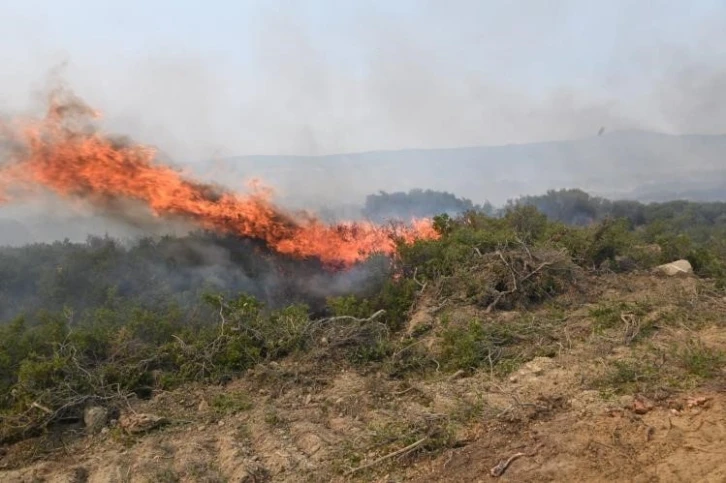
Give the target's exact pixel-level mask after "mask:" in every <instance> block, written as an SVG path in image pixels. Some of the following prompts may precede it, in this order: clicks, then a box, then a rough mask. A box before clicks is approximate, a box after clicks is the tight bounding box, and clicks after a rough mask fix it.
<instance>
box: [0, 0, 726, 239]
mask: <svg viewBox="0 0 726 483" xmlns="http://www.w3.org/2000/svg"><path fill="white" fill-rule="evenodd" d="M0 17H1V18H3V19H4V20H5V22H4V24H3V29H0V60H2V63H3V69H2V71H0V85H1V86H2V90H0V119H2V118H12V117H15V116H18V115H25V114H37V113H38V112H40V110H41V109H43V108H44V106H45V101H46V94H47V91H48V89H49V88H50V87H51V86H53V85H54V84H57V83H58V82H63V83H65V84H66V85H68V86H69V87H70V88H72V89H73V90H74V91H75V92H76V94H77V95H79V96H80V97H82V98H83V99H84V100H86V101H87V102H88V103H89V104H90V105H91V106H93V107H94V108H97V109H99V110H100V111H101V112H102V114H103V115H104V117H103V119H102V120H101V124H102V126H103V128H104V129H105V130H106V131H107V132H110V133H114V134H120V135H128V136H130V137H131V138H132V139H134V140H135V141H137V142H141V143H144V144H149V145H153V146H155V147H158V149H159V150H160V155H161V156H162V158H164V159H170V160H171V161H172V162H173V163H174V164H177V165H182V166H185V167H187V168H190V169H191V170H192V171H193V172H195V173H196V174H198V175H200V176H201V177H202V178H204V179H210V180H215V181H218V182H221V183H223V184H225V185H226V186H228V187H230V188H232V189H235V190H244V189H243V186H244V181H245V180H246V179H249V178H253V177H261V178H262V179H263V182H266V183H268V184H269V185H271V186H272V187H273V188H275V190H276V192H277V195H278V199H279V200H281V201H282V202H284V203H288V204H290V205H295V206H298V207H310V208H314V209H315V208H319V207H321V206H322V207H325V206H330V205H335V204H336V203H339V204H347V203H359V202H360V201H361V200H362V199H363V198H364V197H365V195H366V194H368V193H371V192H376V191H378V190H387V191H398V190H408V189H411V188H423V189H427V188H432V189H438V190H447V191H449V192H452V193H455V194H457V195H459V196H466V197H468V198H471V199H472V200H474V201H475V202H477V203H481V202H484V201H485V200H489V201H491V202H493V203H495V204H501V203H502V202H504V201H505V200H506V199H508V198H512V197H516V196H520V195H526V194H537V193H540V192H543V191H545V190H547V189H556V188H582V189H585V190H589V191H591V192H593V193H595V194H604V195H613V196H621V195H622V196H630V194H632V193H635V195H633V196H635V197H642V198H643V199H647V198H648V197H649V196H651V195H652V193H655V195H652V196H655V197H658V196H661V197H665V198H666V199H669V197H674V196H681V194H682V193H696V197H697V196H698V192H699V190H703V189H706V190H709V195H708V196H709V197H711V198H713V197H715V198H714V199H721V198H726V180H724V179H722V178H723V177H722V176H720V175H719V173H720V172H721V171H722V170H723V167H724V162H723V161H722V160H723V159H726V137H725V136H721V135H722V134H724V133H726V109H724V108H723V107H722V106H724V105H726V102H725V101H726V98H724V97H725V96H726V53H724V51H723V49H722V47H721V46H722V45H724V43H726V4H723V3H722V2H719V1H716V0H699V1H695V2H691V3H690V4H688V5H687V4H684V3H680V2H679V3H675V2H669V1H665V0H660V1H655V2H649V3H648V4H647V5H646V4H644V3H643V2H637V1H626V0H618V1H613V2H609V3H603V2H576V1H574V0H557V1H553V2H541V1H535V0H530V1H524V0H523V1H518V2H508V3H506V4H504V3H502V2H495V1H475V0H458V1H453V2H447V3H446V4H444V3H443V2H435V1H414V0H401V1H397V2H385V1H382V0H371V1H366V2H363V1H361V2H355V3H347V4H344V3H341V2H334V1H332V0H310V1H306V2H293V1H245V2H224V1H210V2H204V3H196V2H171V1H170V0H160V1H157V2H153V4H149V3H144V2H140V1H138V0H129V1H127V2H124V3H123V4H118V3H115V2H108V1H98V2H84V1H80V0H78V1H75V2H64V3H63V4H60V3H59V2H51V1H49V0H45V1H41V0H30V1H28V2H24V3H12V2H6V3H5V4H2V5H0ZM603 129H604V132H603V131H602V130H603ZM653 133H662V135H654V134H653ZM599 134H602V135H601V136H600V135H599ZM692 134H698V135H713V136H714V137H712V138H705V137H704V138H702V137H698V136H695V137H694V136H689V135H692ZM301 156H306V157H307V158H305V159H303V158H301ZM321 156H323V157H321ZM2 162H3V160H0V163H2ZM649 184H650V185H654V186H655V187H647V186H646V187H645V188H643V186H644V185H649ZM659 186H664V187H666V188H665V191H663V192H661V191H659V190H660V188H659ZM649 193H651V194H649ZM664 193H665V194H664ZM714 193H715V194H714ZM652 196H651V197H652ZM689 196H690V195H689ZM711 198H709V199H711ZM51 207H52V210H51ZM34 210H35V211H34ZM49 210H50V211H49ZM29 213H30V214H33V213H35V214H38V213H41V214H44V213H52V215H51V216H52V217H56V218H59V219H60V218H61V217H62V214H64V213H70V215H71V216H73V217H76V218H77V217H81V218H85V219H87V223H86V224H82V225H80V228H78V229H79V231H84V230H86V229H89V230H90V229H91V227H93V226H99V227H106V226H108V223H105V222H104V223H101V221H99V219H97V218H94V216H95V215H97V213H94V212H93V211H92V210H91V212H87V210H85V208H80V207H77V206H63V205H59V206H55V205H54V203H53V202H48V201H42V202H41V203H40V204H39V205H37V206H35V207H31V206H4V207H3V208H2V209H1V210H0V218H6V219H8V218H10V219H22V218H23V217H24V216H26V215H27V214H29ZM109 223H114V221H113V220H111V221H109ZM39 226H44V223H42V222H41V223H39ZM147 228H148V227H146V226H145V227H143V229H144V230H145V229H147ZM64 229H65V228H64ZM74 229H75V228H68V230H69V231H72V230H74ZM103 229H105V228H103ZM124 230H126V228H124ZM53 236H60V235H53Z"/></svg>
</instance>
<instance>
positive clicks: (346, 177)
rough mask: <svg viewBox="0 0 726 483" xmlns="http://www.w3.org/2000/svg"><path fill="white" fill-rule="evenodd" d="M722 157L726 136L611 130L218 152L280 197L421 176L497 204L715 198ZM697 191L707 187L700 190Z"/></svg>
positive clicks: (241, 174) (411, 184)
mask: <svg viewBox="0 0 726 483" xmlns="http://www.w3.org/2000/svg"><path fill="white" fill-rule="evenodd" d="M724 158H726V136H703V135H686V136H672V135H665V134H657V133H651V132H645V131H617V132H612V133H605V134H604V135H602V136H594V137H591V138H585V139H577V140H566V141H555V142H546V143H532V144H521V145H506V146H480V147H468V148H453V149H430V150H412V149H409V150H401V151H378V152H369V153H358V154H340V155H331V156H318V157H300V156H243V157H236V158H227V159H223V160H220V161H219V163H220V165H223V166H224V167H225V169H224V170H223V172H224V173H225V175H224V179H221V178H220V179H219V180H220V181H223V182H225V183H230V182H232V183H234V181H233V180H234V179H235V176H236V177H237V178H238V179H239V180H240V181H241V180H242V179H243V178H245V177H248V176H255V177H260V178H262V179H263V180H265V182H267V183H269V184H271V185H272V186H274V187H275V188H276V189H278V191H279V192H280V194H281V195H282V196H283V197H288V198H290V201H292V202H296V201H297V202H299V203H300V204H307V206H311V203H312V204H313V205H317V204H320V203H331V202H341V201H344V202H358V203H359V202H360V201H361V200H362V199H363V197H364V196H365V195H366V194H368V193H371V192H376V191H378V190H384V191H407V190H410V189H413V188H418V187H421V186H425V187H428V188H431V189H435V190H442V191H449V192H454V193H457V194H458V195H459V196H463V197H466V198H469V199H471V200H473V201H474V202H475V203H483V202H484V201H486V200H488V201H490V202H492V203H494V204H497V205H499V204H502V203H504V202H505V201H506V200H507V199H510V198H516V197H518V196H521V195H525V194H530V193H539V192H544V191H547V190H549V189H561V188H572V187H578V188H582V189H584V190H586V191H589V192H594V193H598V194H600V195H604V196H608V197H611V198H640V199H643V200H645V201H650V200H656V201H664V200H666V199H674V197H675V198H678V197H682V196H683V195H684V194H685V195H688V196H689V197H693V198H694V199H702V200H704V201H713V200H716V199H718V200H726V193H725V192H724V191H723V187H724V185H725V184H726V179H725V178H724V176H723V174H722V172H721V171H722V167H723V160H724ZM230 173H233V174H232V175H231V177H230ZM714 175H716V178H715V179H714ZM212 176H213V175H212ZM300 180H305V181H304V183H301V182H300ZM330 180H335V183H331V182H330ZM674 183H677V184H676V185H674ZM674 186H679V187H680V188H677V189H676V188H674ZM714 190H717V192H716V193H714ZM701 191H710V193H708V194H707V197H705V198H702V197H701V196H700V195H699V193H700V192H701Z"/></svg>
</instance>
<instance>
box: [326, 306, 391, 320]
mask: <svg viewBox="0 0 726 483" xmlns="http://www.w3.org/2000/svg"><path fill="white" fill-rule="evenodd" d="M385 313H386V311H385V310H383V309H381V310H379V311H378V312H376V313H375V314H373V315H371V316H370V317H368V318H367V319H361V318H359V317H353V316H352V315H339V316H337V317H328V318H327V319H320V320H318V321H317V322H318V323H319V324H322V323H326V322H339V321H341V320H349V321H351V322H373V321H374V320H376V319H377V318H378V317H380V316H381V315H383V314H385Z"/></svg>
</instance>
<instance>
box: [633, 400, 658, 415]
mask: <svg viewBox="0 0 726 483" xmlns="http://www.w3.org/2000/svg"><path fill="white" fill-rule="evenodd" d="M652 409H653V403H651V402H650V401H648V400H647V399H644V398H635V399H634V400H633V412H634V413H635V414H645V413H647V412H649V411H651V410H652Z"/></svg>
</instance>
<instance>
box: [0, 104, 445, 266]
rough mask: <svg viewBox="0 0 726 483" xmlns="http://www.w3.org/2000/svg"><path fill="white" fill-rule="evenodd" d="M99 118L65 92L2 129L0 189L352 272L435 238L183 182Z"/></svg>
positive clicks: (421, 225) (425, 225)
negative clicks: (140, 209)
mask: <svg viewBox="0 0 726 483" xmlns="http://www.w3.org/2000/svg"><path fill="white" fill-rule="evenodd" d="M96 117H98V113H97V112H96V111H94V110H93V109H91V108H89V107H88V106H87V105H85V104H84V103H83V102H82V101H80V99H78V98H77V97H75V96H73V95H72V94H70V93H68V92H67V91H64V90H58V91H55V92H54V93H53V95H52V96H51V99H50V107H49V109H48V112H47V114H46V116H45V117H44V118H42V119H39V120H30V121H23V122H15V123H13V124H12V125H3V126H0V136H1V138H0V139H2V138H5V140H6V141H10V142H9V143H7V144H8V145H11V146H12V150H11V154H10V156H11V162H10V163H8V164H7V165H5V166H4V167H3V168H2V171H0V201H2V200H7V199H8V198H9V195H8V194H7V193H3V190H2V187H3V184H4V185H5V187H6V189H7V188H8V187H18V186H23V187H29V186H30V187H32V186H34V185H40V186H43V187H45V188H48V189H50V190H52V191H54V192H56V193H58V194H59V195H61V196H64V197H73V198H76V197H80V198H82V199H85V200H88V201H90V202H92V203H93V204H94V205H96V206H99V207H101V208H102V207H103V206H104V205H105V204H108V203H109V202H110V201H112V200H114V199H119V198H126V199H131V200H136V201H140V202H142V203H144V204H145V205H147V206H148V207H149V209H150V210H151V211H152V212H153V213H154V214H155V215H157V216H171V215H175V216H182V217H184V218H186V219H188V220H191V221H193V222H194V223H196V224H197V225H198V226H200V227H202V228H205V229H211V230H215V231H221V232H226V233H232V234H236V235H239V236H244V237H251V238H256V239H260V240H263V241H264V242H265V243H266V244H267V245H268V246H269V247H270V248H272V249H273V250H275V251H277V252H279V253H283V254H287V255H291V256H294V257H300V258H309V257H315V258H318V259H320V260H321V261H322V262H323V263H324V264H326V265H328V266H344V267H345V266H350V265H353V264H355V263H357V262H360V261H362V260H364V259H366V258H368V257H369V256H370V255H372V254H374V253H384V254H388V255H392V254H394V253H395V250H396V246H395V241H394V240H395V238H401V239H403V240H404V241H406V242H413V241H414V240H416V239H420V238H435V237H436V236H437V234H436V232H435V230H434V229H433V227H432V224H431V222H430V220H419V221H416V222H414V223H413V224H412V225H410V226H397V227H393V226H380V225H375V224H372V223H367V222H362V223H342V224H337V225H327V224H324V223H322V222H320V221H318V220H316V219H314V218H307V219H305V220H296V219H295V218H294V217H293V216H292V215H290V214H287V213H285V212H283V211H282V210H281V209H279V208H277V207H276V206H275V205H273V204H272V203H271V202H270V200H269V197H268V196H266V195H265V194H260V193H259V192H258V193H255V194H252V195H245V196H243V195H240V194H236V193H231V192H227V191H222V192H220V190H218V189H216V188H214V187H212V186H210V185H207V184H203V183H200V182H196V181H193V180H190V179H186V178H185V177H183V176H182V175H181V174H180V173H179V172H177V171H176V170H174V169H172V168H171V167H169V166H166V165H164V164H161V163H160V162H158V160H157V158H156V152H155V150H154V149H153V148H151V147H148V146H143V145H138V144H133V143H129V142H119V141H116V140H114V139H113V138H110V137H108V136H105V135H103V134H102V133H100V132H99V131H98V130H96V129H95V128H94V127H93V124H92V121H93V120H94V119H95V118H96Z"/></svg>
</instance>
